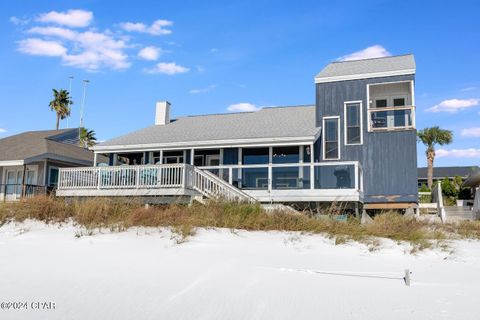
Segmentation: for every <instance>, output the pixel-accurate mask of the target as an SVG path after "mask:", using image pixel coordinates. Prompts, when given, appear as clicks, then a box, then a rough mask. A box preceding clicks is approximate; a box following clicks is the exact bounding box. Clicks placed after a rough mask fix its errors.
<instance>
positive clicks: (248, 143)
mask: <svg viewBox="0 0 480 320" xmlns="http://www.w3.org/2000/svg"><path fill="white" fill-rule="evenodd" d="M320 132H321V130H318V132H317V134H316V135H314V136H306V137H281V138H262V139H258V138H256V139H235V140H210V141H184V142H169V143H149V144H134V145H113V146H101V145H97V146H94V147H92V148H90V149H91V150H93V151H94V152H95V153H103V152H105V153H112V152H116V151H130V152H140V151H155V150H160V149H168V150H177V149H211V148H233V147H261V146H277V145H283V146H284V145H310V144H312V143H314V142H315V141H316V140H317V139H318V136H319V134H320Z"/></svg>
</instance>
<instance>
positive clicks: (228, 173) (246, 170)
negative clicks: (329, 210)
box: [199, 161, 363, 191]
mask: <svg viewBox="0 0 480 320" xmlns="http://www.w3.org/2000/svg"><path fill="white" fill-rule="evenodd" d="M199 168H200V169H202V170H205V171H209V172H211V173H212V174H214V175H216V176H218V177H220V178H221V179H223V180H224V181H226V182H228V183H229V184H231V185H234V186H236V187H238V188H239V189H250V190H281V189H290V190H293V189H353V190H358V191H362V190H363V171H362V168H361V166H360V165H359V163H358V162H356V161H342V162H340V161H338V162H321V163H277V164H273V163H271V164H249V165H247V164H242V165H220V166H204V167H199Z"/></svg>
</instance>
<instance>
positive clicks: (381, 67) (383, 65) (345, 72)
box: [315, 54, 416, 81]
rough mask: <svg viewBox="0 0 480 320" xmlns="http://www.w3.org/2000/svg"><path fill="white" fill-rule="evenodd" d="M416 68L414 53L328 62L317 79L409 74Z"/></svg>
mask: <svg viewBox="0 0 480 320" xmlns="http://www.w3.org/2000/svg"><path fill="white" fill-rule="evenodd" d="M415 69H416V67H415V59H414V57H413V54H407V55H401V56H392V57H383V58H373V59H363V60H351V61H338V62H332V63H330V64H328V65H327V66H326V67H325V68H324V69H323V70H322V71H320V73H319V74H317V76H316V77H315V80H319V81H321V80H322V79H329V78H341V77H346V76H354V75H362V76H365V77H366V78H368V75H369V74H370V75H375V74H380V73H392V72H398V73H402V72H405V73H406V74H407V73H414V72H415ZM412 71H413V72H412Z"/></svg>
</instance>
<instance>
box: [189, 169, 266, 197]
mask: <svg viewBox="0 0 480 320" xmlns="http://www.w3.org/2000/svg"><path fill="white" fill-rule="evenodd" d="M192 168H193V170H192V172H193V177H192V187H193V189H194V190H196V191H198V192H199V193H200V194H202V195H203V196H205V197H207V198H209V199H214V200H224V201H229V202H246V203H255V202H257V200H256V199H255V198H254V197H252V196H250V195H248V194H247V193H245V192H243V191H242V190H240V189H238V188H236V187H235V186H233V185H231V184H229V183H227V182H225V181H223V180H222V179H220V178H219V177H217V176H216V175H214V174H213V173H211V172H209V171H206V170H202V169H199V168H197V167H195V166H192Z"/></svg>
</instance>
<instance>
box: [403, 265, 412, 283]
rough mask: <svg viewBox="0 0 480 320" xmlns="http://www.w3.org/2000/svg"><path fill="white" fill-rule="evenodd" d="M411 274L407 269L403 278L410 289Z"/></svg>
mask: <svg viewBox="0 0 480 320" xmlns="http://www.w3.org/2000/svg"><path fill="white" fill-rule="evenodd" d="M410 274H411V272H410V270H408V269H405V276H404V277H403V280H404V281H405V285H406V286H407V287H410Z"/></svg>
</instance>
